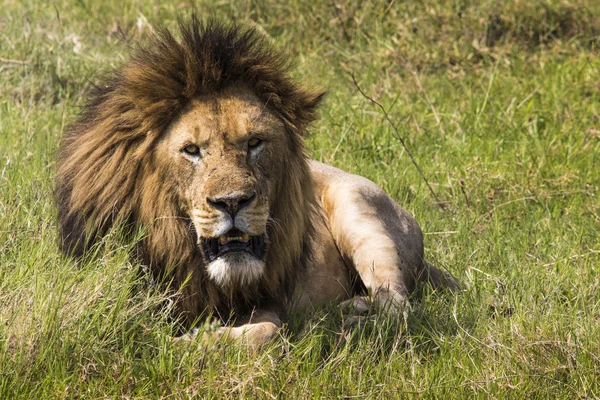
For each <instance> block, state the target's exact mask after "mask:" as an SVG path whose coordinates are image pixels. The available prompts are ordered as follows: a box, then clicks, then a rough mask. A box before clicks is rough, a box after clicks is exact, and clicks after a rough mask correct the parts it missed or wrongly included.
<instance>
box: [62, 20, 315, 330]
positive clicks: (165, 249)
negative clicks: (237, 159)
mask: <svg viewBox="0 0 600 400" xmlns="http://www.w3.org/2000/svg"><path fill="white" fill-rule="evenodd" d="M180 25H181V26H180V29H181V39H179V40H177V39H176V38H175V37H174V36H173V35H172V34H171V32H169V31H168V30H159V31H158V33H157V34H156V35H155V36H154V37H153V38H152V39H151V40H150V42H149V43H148V44H147V45H146V46H145V47H143V48H140V49H139V50H138V51H137V53H136V55H135V56H134V57H133V58H132V60H131V61H129V62H127V63H126V64H125V65H123V66H122V67H120V68H118V69H117V70H115V71H113V72H112V73H110V74H109V75H108V76H106V77H104V78H103V80H102V82H101V83H100V84H99V85H98V86H96V87H94V89H93V90H92V91H91V93H90V100H89V102H88V104H87V105H86V106H85V107H84V110H83V112H82V113H81V115H80V116H79V117H78V119H77V120H76V122H75V123H74V124H73V125H72V126H71V127H70V129H69V130H68V132H67V133H66V134H65V136H64V138H63V140H62V143H61V145H60V148H59V151H58V168H57V171H56V184H55V198H56V203H57V204H58V216H59V222H60V237H61V247H62V249H63V251H64V252H65V253H68V254H73V255H75V256H80V255H82V254H83V253H84V251H85V250H86V249H87V248H89V247H90V246H91V245H93V244H94V243H95V242H96V241H97V240H98V239H99V238H101V237H102V236H103V235H105V234H106V233H107V231H108V230H109V229H111V228H112V227H115V226H118V225H125V226H126V227H130V228H133V229H130V230H131V231H133V230H135V229H136V228H143V229H145V231H146V234H145V239H144V240H143V241H142V242H141V243H139V246H138V254H139V256H140V261H141V262H142V263H145V264H147V265H150V266H151V269H152V271H153V273H154V274H155V275H157V276H161V279H166V280H172V281H173V287H174V288H175V289H177V288H178V287H179V286H181V284H182V283H183V282H184V281H186V280H188V279H189V283H188V284H187V285H186V287H185V289H184V293H183V294H182V296H181V301H180V303H179V313H180V314H181V316H183V318H184V320H185V321H188V323H191V322H192V321H193V320H195V319H196V318H197V317H198V316H199V315H200V314H201V313H203V312H204V311H205V310H207V309H210V310H211V311H215V312H217V313H218V314H219V315H222V316H223V318H225V319H226V318H229V316H230V315H231V313H232V312H233V310H234V309H235V311H236V312H246V311H250V310H252V309H253V308H255V307H260V306H261V305H262V304H263V303H269V306H274V307H281V304H280V303H281V301H282V299H283V298H284V297H285V296H286V295H287V294H289V293H290V291H291V290H293V288H294V282H295V279H296V276H297V274H298V272H300V271H301V270H302V265H303V264H305V260H304V258H305V256H306V255H305V254H303V251H305V249H304V246H305V245H306V243H307V241H306V237H307V236H308V235H310V223H309V220H310V212H307V211H308V210H310V202H311V201H312V197H313V195H312V185H311V177H310V171H309V169H308V165H307V162H306V158H305V154H304V152H305V149H304V144H303V140H302V135H303V134H304V131H305V128H306V127H307V125H308V124H309V123H310V122H311V121H312V120H313V119H314V118H315V111H316V107H317V105H318V103H319V101H320V100H321V98H322V97H323V92H318V91H308V90H305V89H302V88H301V87H300V86H299V85H298V84H296V82H294V81H293V80H292V79H291V78H290V76H289V74H288V69H289V66H288V63H287V61H286V59H285V58H284V57H283V56H282V55H281V54H279V53H277V52H275V51H273V50H272V49H271V48H270V47H269V46H268V45H267V44H266V43H265V41H264V40H263V39H261V38H260V36H259V35H258V34H257V33H256V32H255V31H254V30H245V29H241V28H239V27H235V26H229V25H224V24H219V23H215V22H209V23H207V24H202V23H200V22H199V21H197V20H196V19H195V18H192V19H191V20H190V21H188V22H184V23H181V24H180ZM241 84H243V85H244V86H245V87H247V88H248V89H249V90H251V91H252V93H253V94H255V95H256V96H257V97H258V98H259V99H260V100H262V102H263V103H264V104H265V105H266V106H267V107H268V108H269V109H270V110H272V112H274V113H275V114H276V115H277V116H278V117H279V118H280V119H281V121H282V122H283V124H284V127H285V128H284V130H285V131H284V132H282V134H285V135H286V138H287V140H288V142H287V143H288V144H287V145H286V147H284V148H281V149H280V151H281V152H282V153H284V154H287V157H286V165H280V166H277V168H281V169H280V171H281V172H282V174H281V175H280V180H279V181H278V182H269V183H270V184H271V185H273V186H275V192H276V193H277V196H278V197H277V199H276V201H275V202H274V203H273V204H272V208H271V210H270V212H271V217H272V219H274V220H276V221H277V224H273V225H270V226H269V229H270V231H271V232H270V234H269V237H270V238H271V243H270V250H269V252H268V257H269V259H268V260H267V265H270V266H271V268H269V270H268V271H267V273H266V274H265V276H264V278H263V280H262V281H261V282H260V283H259V284H258V285H255V286H254V287H252V288H246V289H245V290H244V291H243V292H242V291H236V290H230V291H228V292H224V291H223V290H221V289H220V288H219V287H217V286H216V285H214V284H213V283H212V281H210V280H209V279H206V276H205V275H206V273H205V271H204V270H203V268H201V267H200V266H201V265H203V261H202V259H201V256H200V255H199V253H198V251H197V246H196V243H195V238H194V236H193V234H192V232H191V231H190V219H189V215H185V214H183V213H182V212H181V210H180V209H179V199H177V198H174V196H175V191H174V190H173V188H172V187H171V186H170V185H171V182H169V180H168V179H164V178H165V177H164V176H161V174H160V173H159V171H160V168H158V166H157V164H158V163H160V162H161V159H160V155H158V154H156V152H155V145H156V143H157V142H158V141H159V140H160V139H161V137H162V136H163V135H164V134H165V132H166V131H167V129H168V127H169V125H170V124H171V123H172V122H173V121H174V119H175V118H176V117H178V116H179V115H180V114H181V113H182V112H183V111H184V110H185V109H186V107H187V106H188V105H189V104H190V102H191V101H192V100H193V99H195V98H197V97H198V96H201V95H211V94H215V93H219V92H221V91H223V90H224V89H226V88H228V87H236V86H239V85H241ZM274 168H275V166H274ZM282 233H285V235H283V234H282ZM167 271H172V272H171V273H170V276H167V277H164V276H162V275H163V274H164V273H165V272H167ZM190 275H191V279H190Z"/></svg>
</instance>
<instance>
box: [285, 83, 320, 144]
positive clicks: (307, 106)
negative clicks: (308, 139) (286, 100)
mask: <svg viewBox="0 0 600 400" xmlns="http://www.w3.org/2000/svg"><path fill="white" fill-rule="evenodd" d="M326 95H327V92H324V91H320V90H319V91H317V90H315V91H308V90H298V92H297V93H296V96H294V98H295V100H296V101H295V103H296V104H294V105H295V107H294V109H293V111H292V112H291V114H292V118H293V124H294V126H295V127H296V129H297V130H298V132H299V133H300V134H302V135H304V134H305V133H306V128H307V127H308V126H309V125H310V123H311V122H313V121H314V120H316V119H317V109H318V107H319V104H321V101H322V100H323V99H324V98H325V96H326Z"/></svg>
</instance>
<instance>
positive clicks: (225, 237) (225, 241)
mask: <svg viewBox="0 0 600 400" xmlns="http://www.w3.org/2000/svg"><path fill="white" fill-rule="evenodd" d="M219 243H220V244H222V245H223V244H225V243H227V236H219Z"/></svg>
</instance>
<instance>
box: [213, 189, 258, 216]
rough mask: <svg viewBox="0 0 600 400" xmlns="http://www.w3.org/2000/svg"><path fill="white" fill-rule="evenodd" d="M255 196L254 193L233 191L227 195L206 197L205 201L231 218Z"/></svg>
mask: <svg viewBox="0 0 600 400" xmlns="http://www.w3.org/2000/svg"><path fill="white" fill-rule="evenodd" d="M255 198H256V193H234V194H230V195H227V196H220V197H215V198H212V199H211V198H210V197H207V198H206V201H207V202H208V204H210V205H211V206H212V207H214V208H216V209H217V210H219V211H223V212H226V213H227V214H229V215H231V218H233V217H235V214H237V213H238V211H240V210H241V209H243V208H244V207H247V206H248V205H249V204H250V203H252V202H253V201H254V199H255Z"/></svg>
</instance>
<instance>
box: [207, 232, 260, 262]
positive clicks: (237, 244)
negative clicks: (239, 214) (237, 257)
mask: <svg viewBox="0 0 600 400" xmlns="http://www.w3.org/2000/svg"><path fill="white" fill-rule="evenodd" d="M202 247H203V249H204V254H205V256H206V258H207V259H208V261H209V262H213V261H214V260H216V259H217V258H218V257H220V256H222V255H223V254H226V253H231V252H246V253H249V254H252V255H253V256H254V257H256V258H258V259H259V260H262V258H263V256H264V253H265V238H264V235H259V236H250V235H248V234H247V233H246V232H242V231H240V230H238V229H235V228H233V229H232V230H230V231H229V232H227V233H226V234H225V235H222V236H219V237H218V238H209V239H202Z"/></svg>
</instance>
